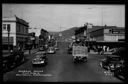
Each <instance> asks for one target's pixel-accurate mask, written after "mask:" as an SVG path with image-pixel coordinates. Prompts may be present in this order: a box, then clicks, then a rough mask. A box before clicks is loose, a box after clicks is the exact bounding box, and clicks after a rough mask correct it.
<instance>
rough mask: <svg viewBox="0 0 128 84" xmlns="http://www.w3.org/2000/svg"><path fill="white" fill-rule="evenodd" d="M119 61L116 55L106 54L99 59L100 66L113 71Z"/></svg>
mask: <svg viewBox="0 0 128 84" xmlns="http://www.w3.org/2000/svg"><path fill="white" fill-rule="evenodd" d="M119 62H120V57H119V56H116V55H111V56H107V57H106V58H104V59H101V60H100V66H101V67H103V68H104V69H107V70H111V71H114V70H115V66H116V64H118V63H119Z"/></svg>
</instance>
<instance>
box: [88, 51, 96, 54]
mask: <svg viewBox="0 0 128 84" xmlns="http://www.w3.org/2000/svg"><path fill="white" fill-rule="evenodd" d="M89 53H90V54H98V52H94V51H93V50H90V52H89Z"/></svg>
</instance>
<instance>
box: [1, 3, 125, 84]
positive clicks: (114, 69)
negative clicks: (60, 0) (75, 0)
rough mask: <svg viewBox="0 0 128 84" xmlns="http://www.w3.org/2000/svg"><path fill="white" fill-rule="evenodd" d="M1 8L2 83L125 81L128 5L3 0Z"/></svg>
mask: <svg viewBox="0 0 128 84" xmlns="http://www.w3.org/2000/svg"><path fill="white" fill-rule="evenodd" d="M24 7H26V9H24ZM2 9H3V11H2V15H3V17H2V52H3V81H4V82H94V83H97V82H101V83H123V82H125V81H126V80H127V77H126V75H125V74H126V73H127V69H126V48H125V45H126V43H125V26H124V23H125V22H124V21H125V19H124V18H125V17H124V16H125V15H124V12H125V6H124V5H112V6H111V5H104V6H103V5H63V4H61V5H60V4H59V5H57V4H52V5H51V4H39V5H36V4H35V5H32V4H29V5H25V4H19V5H17V4H2ZM34 9H36V10H34ZM56 9H58V10H56ZM94 9H96V10H97V11H96V10H94ZM99 9H101V10H100V11H99ZM41 10H43V12H42V11H41ZM83 10H84V12H81V11H83ZM113 10H115V11H114V12H116V14H115V13H114V12H112V11H113ZM123 10H124V11H123ZM110 11H111V13H110ZM120 11H122V12H121V13H118V12H120ZM92 12H95V15H93V13H92ZM84 14H85V15H84ZM105 14H106V15H105ZM96 15H97V16H99V17H100V18H99V17H98V18H96V17H97V16H96ZM123 15H124V16H123ZM111 16H112V17H113V18H112V17H111ZM114 16H115V17H114ZM118 16H120V18H118V19H115V18H116V17H118ZM37 17H38V18H37ZM90 18H92V19H90ZM94 19H97V21H95V20H94ZM114 21H115V22H114ZM119 21H120V22H119ZM69 22H70V23H71V24H70V23H69ZM112 22H113V24H112ZM118 22H119V23H120V24H119V23H118ZM116 24H117V25H116ZM64 26H65V27H64Z"/></svg>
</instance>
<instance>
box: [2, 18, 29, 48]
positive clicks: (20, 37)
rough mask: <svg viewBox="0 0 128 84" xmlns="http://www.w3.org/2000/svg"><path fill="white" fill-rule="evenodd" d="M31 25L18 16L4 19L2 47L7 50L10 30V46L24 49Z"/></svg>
mask: <svg viewBox="0 0 128 84" xmlns="http://www.w3.org/2000/svg"><path fill="white" fill-rule="evenodd" d="M28 27H29V23H28V22H26V21H25V20H23V19H20V18H18V17H17V16H13V17H3V18H2V45H3V46H4V47H3V48H7V47H6V46H7V45H8V31H7V29H8V28H10V35H9V44H10V45H13V46H21V47H24V46H25V43H26V42H27V38H28Z"/></svg>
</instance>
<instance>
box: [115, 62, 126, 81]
mask: <svg viewBox="0 0 128 84" xmlns="http://www.w3.org/2000/svg"><path fill="white" fill-rule="evenodd" d="M127 72H128V70H127V69H126V66H125V62H124V61H120V63H118V64H117V65H116V67H115V70H114V71H113V74H114V76H115V77H117V78H120V79H123V80H124V81H125V80H126V78H127V77H126V74H127Z"/></svg>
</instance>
